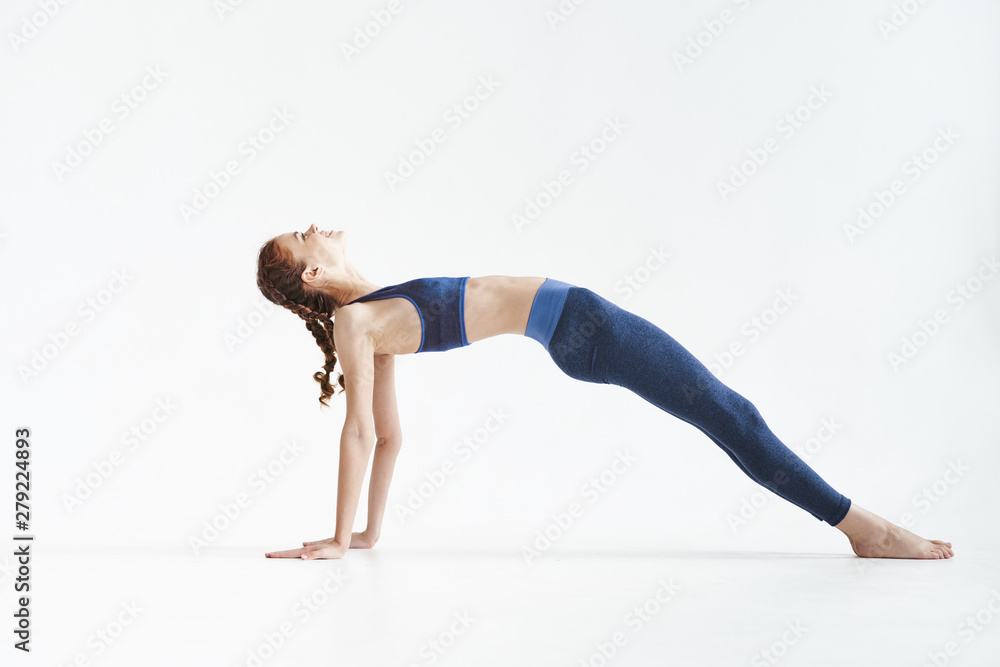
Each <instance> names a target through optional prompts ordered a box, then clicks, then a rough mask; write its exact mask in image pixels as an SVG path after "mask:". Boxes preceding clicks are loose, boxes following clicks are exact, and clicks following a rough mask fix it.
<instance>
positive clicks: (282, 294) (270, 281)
mask: <svg viewBox="0 0 1000 667" xmlns="http://www.w3.org/2000/svg"><path fill="white" fill-rule="evenodd" d="M306 268H307V266H306V263H305V262H303V261H299V260H296V259H295V256H294V255H292V253H291V252H289V251H288V250H286V249H284V248H282V247H281V246H280V245H279V244H278V242H277V239H271V240H270V241H268V242H267V243H265V244H264V245H262V246H261V247H260V251H259V252H258V254H257V288H258V289H259V290H260V291H261V293H262V294H263V295H264V297H265V298H267V300H268V301H270V302H271V303H274V304H277V305H279V306H282V307H284V308H287V309H288V310H290V311H292V312H293V313H295V314H296V315H298V316H299V317H301V318H302V319H303V320H305V323H306V328H307V329H309V332H310V333H311V334H312V335H313V338H315V339H316V343H317V344H318V345H319V347H320V349H321V350H323V354H324V355H325V356H326V362H325V363H324V364H323V370H322V371H316V373H314V374H313V379H314V380H316V382H318V383H319V385H320V388H321V394H320V398H319V402H320V403H321V404H322V405H325V406H326V407H330V404H329V403H327V399H328V398H330V396H332V395H333V386H332V385H331V384H330V373H332V372H333V370H334V368H335V366H336V364H337V348H336V347H335V346H334V344H333V319H332V318H331V315H333V314H334V313H335V312H336V310H337V308H339V304H338V303H337V302H336V300H335V299H334V298H333V297H332V296H331V295H329V294H327V293H326V292H324V291H322V290H318V289H315V288H313V287H309V286H308V285H306V283H305V282H303V281H302V273H303V272H304V271H305V270H306ZM337 381H338V383H339V384H340V393H343V392H344V390H345V389H347V387H346V385H345V384H344V374H343V373H338V377H337Z"/></svg>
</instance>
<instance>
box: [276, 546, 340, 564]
mask: <svg viewBox="0 0 1000 667" xmlns="http://www.w3.org/2000/svg"><path fill="white" fill-rule="evenodd" d="M345 553H347V547H345V546H343V545H342V544H340V543H339V542H321V543H319V544H312V545H309V546H306V547H300V548H298V549H289V550H287V551H269V552H268V553H266V554H264V558H299V559H301V560H316V559H319V558H343V557H344V554H345Z"/></svg>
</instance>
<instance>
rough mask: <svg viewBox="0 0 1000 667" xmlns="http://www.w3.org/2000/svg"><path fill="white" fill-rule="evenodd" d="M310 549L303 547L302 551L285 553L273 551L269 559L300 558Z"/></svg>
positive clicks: (288, 550)
mask: <svg viewBox="0 0 1000 667" xmlns="http://www.w3.org/2000/svg"><path fill="white" fill-rule="evenodd" d="M308 548H309V547H302V548H300V549H286V550H285V551H271V552H270V553H268V554H267V557H268V558H298V557H299V556H300V555H302V552H304V551H305V550H306V549H308Z"/></svg>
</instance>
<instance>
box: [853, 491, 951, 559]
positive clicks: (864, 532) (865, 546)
mask: <svg viewBox="0 0 1000 667" xmlns="http://www.w3.org/2000/svg"><path fill="white" fill-rule="evenodd" d="M836 528H837V529H839V530H840V531H841V532H843V533H844V534H845V535H847V539H848V540H850V541H851V548H852V549H854V553H856V554H857V555H859V556H861V557H862V558H951V557H952V556H954V555H955V553H954V552H953V551H952V550H951V542H943V541H942V540H925V539H924V538H922V537H920V536H918V535H914V534H913V533H911V532H910V531H908V530H906V529H905V528H901V527H900V526H897V525H896V524H894V523H890V522H889V521H886V520H885V519H883V518H882V517H880V516H879V515H877V514H873V513H872V512H869V511H868V510H866V509H865V508H864V507H861V506H860V505H858V504H857V503H854V502H852V503H851V507H850V509H849V510H848V511H847V516H845V517H844V519H843V520H842V521H841V522H840V523H838V524H837V525H836Z"/></svg>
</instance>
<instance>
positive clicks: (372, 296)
mask: <svg viewBox="0 0 1000 667" xmlns="http://www.w3.org/2000/svg"><path fill="white" fill-rule="evenodd" d="M468 279H469V276H465V277H463V278H417V279H415V280H408V281H406V282H405V283H399V284H398V285H387V286H386V287H380V288H379V289H377V290H375V291H374V292H369V293H368V294H365V295H364V296H361V297H358V298H357V299H355V300H354V301H351V302H350V303H347V304H344V305H350V304H351V303H357V302H359V301H376V300H378V299H391V298H393V297H398V296H400V297H403V298H404V299H409V301H410V303H412V304H413V305H414V306H416V308H417V314H418V315H420V347H419V348H418V349H417V352H444V351H445V350H451V349H453V348H456V347H464V346H466V345H468V344H469V340H468V339H467V338H466V337H465V283H466V281H468Z"/></svg>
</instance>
